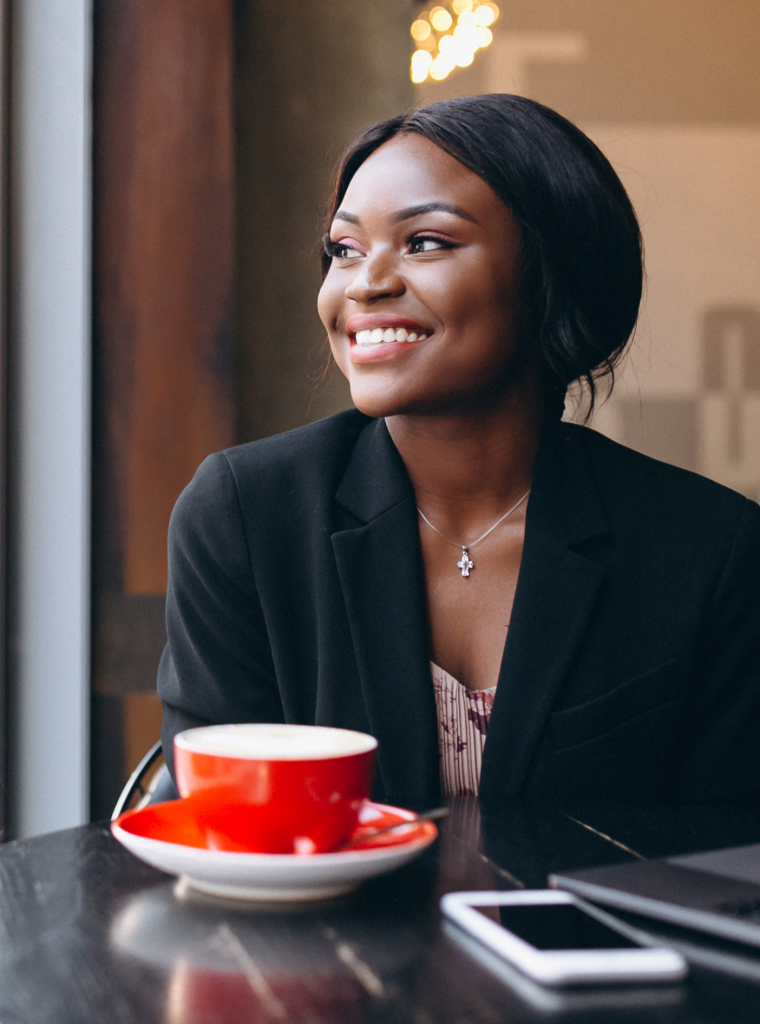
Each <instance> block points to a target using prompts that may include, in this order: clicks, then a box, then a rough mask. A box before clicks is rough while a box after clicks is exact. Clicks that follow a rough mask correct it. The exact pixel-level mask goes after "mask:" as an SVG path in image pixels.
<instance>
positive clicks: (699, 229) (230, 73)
mask: <svg viewBox="0 0 760 1024" xmlns="http://www.w3.org/2000/svg"><path fill="white" fill-rule="evenodd" d="M415 53H416V56H413V54H415ZM759 60H760V7H758V5H757V4H756V3H753V2H751V0H724V2H723V3H722V4H720V5H717V4H714V3H711V2H708V0H688V2H686V0H658V2H655V0H630V2H629V3H627V4H625V5H619V4H610V3H605V2H603V0H563V2H560V0H530V2H528V0H498V3H480V2H478V0H452V2H451V3H449V2H446V3H443V4H441V5H437V6H436V5H431V4H428V5H424V4H421V3H416V2H413V0H362V2H361V3H357V2H356V0H329V2H324V0H235V2H232V0H15V2H14V0H10V2H6V4H5V5H4V6H3V8H2V72H3V73H2V121H3V132H2V147H1V148H2V152H1V154H0V155H1V156H2V180H3V201H2V204H0V213H1V216H0V230H1V231H2V238H3V245H2V254H3V260H4V262H3V265H2V267H3V269H2V275H0V277H1V280H0V286H1V289H2V294H1V295H0V299H1V300H2V304H3V314H4V315H3V321H2V322H3V361H2V365H3V373H2V392H1V396H0V397H1V399H2V405H3V410H2V415H3V423H4V431H3V434H4V442H5V443H4V445H3V449H2V458H3V460H4V461H3V466H2V474H0V477H1V479H2V486H3V490H2V494H1V495H0V499H1V501H2V509H3V512H4V517H5V523H4V531H3V537H4V541H3V552H2V556H3V561H2V569H1V572H2V580H3V587H2V596H3V600H4V613H3V616H2V622H3V624H4V626H3V628H4V641H5V644H4V649H5V652H6V653H5V658H4V660H3V686H4V698H3V701H2V702H0V706H1V707H2V708H3V709H4V717H3V724H2V729H1V730H0V738H1V739H2V742H3V744H4V746H3V757H2V761H3V764H4V775H5V794H6V798H5V812H4V813H5V827H6V834H7V835H9V836H14V837H15V836H24V835H32V834H35V833H38V832H43V831H47V830H49V829H52V828H58V827H65V826H68V825H73V824H76V823H78V822H80V821H84V820H87V818H89V817H90V816H92V817H93V818H103V817H107V816H108V815H109V813H110V810H111V808H112V806H113V804H114V802H115V800H116V797H117V795H118V793H119V790H120V789H121V786H122V785H123V783H124V781H125V779H126V777H127V775H128V774H129V772H130V771H131V769H132V768H133V767H134V766H135V765H136V763H137V761H138V760H139V758H140V756H141V755H142V754H143V753H144V751H145V750H146V749H147V748H148V747H149V746H150V744H151V743H152V742H154V740H155V739H156V738H157V737H158V732H159V726H160V705H159V702H158V700H157V698H156V696H155V675H156V668H157V664H158V659H159V657H160V653H161V649H162V647H163V644H164V640H165V633H164V622H163V612H164V591H165V587H166V553H165V551H166V529H167V524H168V519H169V515H170V512H171V508H172V506H173V503H174V501H175V500H176V497H177V495H178V494H179V492H180V491H181V489H182V488H183V487H184V486H185V484H186V483H187V482H188V481H189V480H190V478H191V476H192V474H193V472H194V471H195V469H196V467H197V465H198V464H199V462H200V461H201V460H202V459H203V458H204V457H205V455H207V454H208V453H210V452H212V451H215V450H218V449H220V448H222V447H225V446H227V445H230V444H235V443H239V442H244V441H248V440H252V439H255V438H260V437H265V436H267V435H269V434H272V433H276V432H278V431H282V430H287V429H290V428H292V427H297V426H299V425H301V424H304V423H307V422H309V421H311V420H313V419H316V418H318V417H320V416H324V415H327V414H329V413H331V412H333V411H337V410H338V409H341V408H345V407H346V406H348V405H349V404H350V399H349V397H348V393H347V390H346V388H345V387H344V385H343V382H342V381H341V380H340V379H339V378H337V377H336V376H335V375H334V374H333V373H328V375H327V377H326V378H325V379H324V380H322V379H321V378H322V367H323V364H324V357H325V344H324V340H323V334H322V331H321V329H320V324H319V320H318V318H317V315H316V305H315V300H316V292H317V289H318V286H319V238H320V235H321V217H322V213H323V210H324V207H325V202H326V198H327V194H328V191H329V183H330V172H331V168H332V166H333V165H334V162H335V160H336V159H337V157H338V156H339V154H340V152H341V150H342V149H343V147H344V145H345V144H346V143H347V142H348V141H349V139H350V138H351V137H352V136H353V135H354V134H355V133H356V132H357V131H358V130H360V129H361V128H362V127H363V126H365V125H367V124H369V123H371V122H373V121H376V120H378V119H381V118H385V117H390V116H393V115H394V114H397V113H400V112H402V111H404V110H405V109H407V108H408V107H409V106H411V105H414V104H426V103H431V102H434V101H436V100H438V99H444V98H448V97H452V96H460V95H468V94H472V93H480V92H516V93H520V94H523V95H526V96H530V97H532V98H534V99H537V100H539V101H541V102H542V103H546V104H548V105H549V106H551V107H554V108H555V109H557V110H559V111H560V112H561V113H563V114H564V115H565V116H567V117H569V118H570V119H571V120H573V121H575V122H576V123H578V124H579V125H580V126H581V127H582V128H583V129H584V130H585V131H586V132H587V133H588V134H589V135H591V137H592V138H594V139H595V140H596V141H597V142H598V144H599V145H600V146H601V147H602V149H603V150H604V151H605V152H606V153H607V155H608V156H609V157H610V159H611V160H612V162H613V164H614V165H615V167H616V169H617V170H618V172H619V173H620V175H621V177H622V178H623V181H624V182H625V184H626V186H627V187H628V189H629V191H630V194H631V196H632V199H633V202H634V205H635V206H636V209H637V212H638V214H639V217H640V219H641V223H642V229H643V234H644V241H645V246H646V255H647V266H648V282H647V292H646V299H645V305H644V309H643V313H642V317H641V323H640V327H639V329H638V332H637V335H636V338H635V341H634V346H633V348H632V350H631V355H630V357H629V359H628V361H627V363H626V365H625V368H624V369H623V370H622V371H621V373H620V374H619V378H618V383H617V386H616V389H615V392H614V394H613V396H612V397H611V398H610V400H609V401H608V402H607V403H606V404H604V405H603V406H602V407H601V408H600V409H599V411H598V412H597V414H596V415H595V418H594V421H593V426H594V427H595V428H596V429H599V430H601V431H603V432H605V433H608V434H609V435H611V436H613V437H614V438H616V439H617V440H620V441H622V442H623V443H625V444H628V445H630V446H632V447H634V448H638V449H640V450H641V451H645V452H647V453H649V454H652V455H655V456H656V457H658V458H663V459H665V460H667V461H669V462H673V463H675V464H677V465H680V466H684V467H686V468H688V469H693V470H696V471H698V472H701V473H704V474H706V475H708V476H711V477H713V478H715V479H717V480H720V481H721V482H723V483H726V484H728V485H729V486H731V487H734V488H736V489H737V490H740V491H742V492H743V493H745V494H747V495H749V496H751V497H754V498H756V499H757V498H758V497H760V444H759V443H758V441H760V200H759V196H760V190H759V186H760V76H758V74H757V67H758V61H759ZM567 415H568V416H574V415H578V409H577V407H576V404H575V403H574V402H573V401H570V402H569V403H568V412H567Z"/></svg>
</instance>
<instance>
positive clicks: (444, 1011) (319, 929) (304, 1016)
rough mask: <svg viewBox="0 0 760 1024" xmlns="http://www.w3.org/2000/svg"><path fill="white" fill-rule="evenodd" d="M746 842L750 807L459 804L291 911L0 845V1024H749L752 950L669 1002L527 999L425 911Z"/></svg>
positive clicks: (118, 861) (116, 852) (153, 874)
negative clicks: (565, 876) (382, 859)
mask: <svg viewBox="0 0 760 1024" xmlns="http://www.w3.org/2000/svg"><path fill="white" fill-rule="evenodd" d="M758 840H760V815H759V814H758V812H757V811H756V810H755V809H753V808H732V809H722V810H707V809H700V808H672V807H671V808H664V807H657V806H649V807H623V806H620V805H612V804H609V805H602V804H596V805H592V806H581V805H577V806H574V805H570V804H565V805H563V806H562V807H552V806H547V805H528V804H514V805H511V806H509V807H506V808H501V809H500V811H499V813H498V814H489V813H486V812H483V813H481V811H480V809H479V806H478V804H477V801H475V800H456V801H453V804H452V815H451V817H450V818H449V819H447V820H446V821H444V822H443V823H442V826H441V838H440V839H439V841H438V842H437V843H436V844H435V845H434V846H433V847H432V848H431V849H430V850H429V851H428V852H427V853H426V854H425V855H424V856H423V857H422V858H420V859H419V860H418V861H416V862H415V863H413V864H410V865H408V866H407V867H405V868H403V869H401V870H400V871H398V872H396V873H394V874H392V875H388V876H386V877H385V878H380V879H376V880H374V881H372V882H369V883H367V884H366V885H365V886H364V887H363V888H362V889H360V890H359V891H358V892H357V893H355V894H353V895H352V896H349V897H344V898H342V899H341V900H337V901H333V902H329V903H318V904H313V905H308V906H307V905H301V906H298V907H293V906H281V907H273V906H271V905H270V906H269V907H264V906H259V907H256V906H253V907H251V906H247V907H246V906H243V905H235V904H231V903H225V902H220V901H213V900H211V899H209V898H203V897H190V898H185V899H178V898H177V896H175V893H174V880H173V879H171V878H169V877H168V876H166V875H163V874H161V873H160V872H158V871H154V870H153V869H151V868H148V867H147V866H145V865H143V864H141V863H140V862H139V861H137V860H135V859H134V858H133V857H132V856H131V855H130V854H129V853H127V852H126V851H125V850H123V849H122V848H121V847H120V846H119V845H118V844H117V843H116V842H115V841H114V840H113V839H112V838H111V836H110V833H109V831H108V827H107V826H106V825H100V824H96V825H88V826H84V827H82V828H78V829H71V830H68V831H65V832H57V833H52V834H50V835H47V836H42V837H39V838H37V839H32V840H28V841H25V842H19V843H10V844H8V845H7V846H4V847H2V848H0V1024H43V1022H44V1024H53V1022H54V1024H69V1022H71V1024H90V1022H92V1024H121V1022H123V1024H132V1022H139V1024H151V1022H154V1021H155V1022H159V1021H160V1022H162V1024H180V1022H181V1024H246V1022H249V1021H250V1022H266V1024H269V1022H275V1024H276V1022H281V1021H288V1022H294V1024H307V1022H308V1024H322V1022H329V1024H365V1022H378V1024H381V1022H388V1024H391V1022H393V1024H395V1022H400V1024H401V1022H404V1024H405V1022H408V1024H481V1022H482V1024H500V1022H502V1021H520V1022H522V1021H526V1022H527V1021H538V1020H541V1021H546V1020H552V1021H558V1022H560V1021H561V1022H563V1024H564V1022H570V1021H573V1022H578V1021H593V1022H598V1024H607V1022H611V1024H612V1022H630V1024H634V1022H636V1024H639V1022H640V1024H645V1022H646V1024H650V1022H651V1024H655V1022H657V1024H665V1022H679V1024H680V1022H692V1024H708V1022H724V1021H725V1022H726V1024H729V1022H730V1024H747V1022H752V1021H760V950H758V951H757V953H753V952H752V951H751V950H747V949H742V948H741V947H733V946H731V945H730V944H727V943H723V944H721V948H722V951H723V956H724V969H721V970H715V969H712V968H708V967H705V966H700V965H699V964H696V965H694V966H693V968H692V972H691V975H690V977H689V979H688V981H687V982H686V983H685V984H683V985H679V986H666V987H661V988H658V987H651V988H645V989H638V988H633V989H626V990H599V989H596V990H590V991H587V992H582V993H575V994H573V995H570V996H568V997H553V996H551V994H547V997H546V999H542V998H538V999H537V998H536V992H535V991H532V990H529V991H527V992H526V991H520V990H519V989H520V986H519V984H518V985H517V987H514V985H511V984H510V983H509V979H506V980H505V979H504V978H502V977H498V976H496V975H495V974H492V973H491V972H489V971H488V970H487V969H486V968H485V967H483V966H481V965H480V964H479V963H478V962H477V961H475V960H473V959H472V958H471V957H470V956H468V954H467V953H466V952H465V951H464V950H463V949H462V948H460V945H459V944H458V942H457V941H456V938H455V937H452V935H450V934H449V933H447V931H446V930H445V929H444V928H443V927H442V925H441V919H440V915H439V912H438V900H439V897H440V896H441V895H442V894H443V893H444V892H447V891H450V890H455V889H485V888H495V889H509V888H513V887H515V886H520V885H525V886H527V887H542V886H543V885H544V883H545V879H546V875H547V873H548V872H550V871H556V870H563V869H565V870H569V869H572V868H581V867H591V866H595V865H600V864H605V863H612V862H615V861H621V862H622V861H626V860H629V859H630V858H632V857H635V856H636V855H640V856H646V857H653V856H662V855H666V854H673V853H678V852H689V851H693V850H697V849H705V848H709V847H717V846H729V845H738V844H741V843H747V842H756V841H758ZM650 930H651V929H650ZM672 934H673V936H675V937H676V938H678V939H679V940H682V939H683V938H684V937H685V938H687V939H688V940H689V941H690V942H692V943H693V944H694V948H695V949H699V948H700V941H701V943H702V946H704V947H705V948H706V947H707V946H710V945H712V944H711V943H708V942H706V940H700V939H699V938H695V937H694V936H688V935H684V934H683V933H676V932H673V933H672ZM697 959H699V957H697ZM513 981H514V979H513ZM518 981H519V978H518ZM537 991H538V995H539V997H541V990H540V989H539V990H537Z"/></svg>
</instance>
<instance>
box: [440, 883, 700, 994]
mask: <svg viewBox="0 0 760 1024" xmlns="http://www.w3.org/2000/svg"><path fill="white" fill-rule="evenodd" d="M441 911H442V912H443V914H444V916H445V917H447V918H448V919H449V920H450V921H453V922H454V924H456V925H457V926H458V927H459V928H461V929H462V930H463V931H464V932H466V933H467V934H468V935H470V936H472V938H474V939H477V941H478V942H479V943H480V944H482V945H483V946H485V947H486V948H487V949H488V950H490V951H491V952H492V953H495V954H496V955H497V956H499V957H502V958H503V959H504V960H506V961H507V962H508V963H510V964H511V965H512V966H513V967H516V968H517V969H518V970H519V971H521V972H522V973H523V974H525V975H527V976H528V977H529V978H532V979H533V980H534V981H537V982H538V983H539V984H541V985H549V986H552V987H565V986H571V985H593V984H605V985H610V984H626V985H630V984H632V983H634V982H646V983H649V984H651V983H652V982H674V981H680V980H681V979H682V978H684V977H685V976H686V974H687V971H688V965H687V963H686V961H685V960H684V958H683V957H682V956H681V954H680V953H677V952H676V951H675V950H674V949H668V948H667V947H665V946H662V945H659V944H658V943H657V942H656V941H655V940H654V939H652V938H650V937H649V936H648V935H646V934H645V933H644V932H640V931H639V930H638V929H637V928H631V927H630V926H629V925H627V924H624V923H623V922H622V921H618V920H617V919H616V918H614V917H612V916H611V915H610V914H607V913H605V912H604V911H603V910H598V909H597V908H596V907H593V906H591V904H589V903H586V902H585V901H584V900H581V899H578V897H577V896H573V895H572V894H571V893H565V892H558V891H556V890H553V889H536V890H522V891H518V892H450V893H447V895H445V896H444V897H443V898H442V899H441Z"/></svg>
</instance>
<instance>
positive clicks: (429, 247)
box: [409, 238, 450, 253]
mask: <svg viewBox="0 0 760 1024" xmlns="http://www.w3.org/2000/svg"><path fill="white" fill-rule="evenodd" d="M449 248H450V246H449V245H448V243H447V242H444V240H443V239H442V238H413V239H412V241H411V243H410V245H409V251H410V252H411V253H420V252H434V251H435V250H436V249H449Z"/></svg>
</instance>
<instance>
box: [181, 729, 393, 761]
mask: <svg viewBox="0 0 760 1024" xmlns="http://www.w3.org/2000/svg"><path fill="white" fill-rule="evenodd" d="M175 742H176V743H177V744H178V745H179V746H181V747H184V749H186V750H194V751H197V752H198V753H200V754H215V755H216V756H217V757H243V758H247V759H250V760H252V761H269V760H276V761H313V760H319V759H322V758H328V757H346V756H348V755H349V754H361V753H364V752H365V751H368V750H374V748H375V747H376V746H377V740H376V739H375V738H374V737H373V736H368V735H366V733H363V732H353V731H352V730H350V729H330V728H327V727H326V726H318V725H277V724H244V725H209V726H205V727H204V728H201V729H188V730H187V731H186V732H183V733H180V734H179V735H178V736H177V737H176V739H175Z"/></svg>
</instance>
